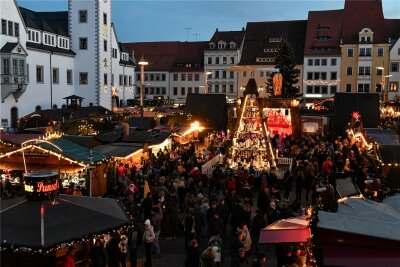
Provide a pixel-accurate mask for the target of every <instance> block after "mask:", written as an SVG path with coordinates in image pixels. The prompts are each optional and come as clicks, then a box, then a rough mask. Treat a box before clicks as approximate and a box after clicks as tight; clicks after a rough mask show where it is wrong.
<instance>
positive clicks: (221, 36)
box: [210, 29, 246, 51]
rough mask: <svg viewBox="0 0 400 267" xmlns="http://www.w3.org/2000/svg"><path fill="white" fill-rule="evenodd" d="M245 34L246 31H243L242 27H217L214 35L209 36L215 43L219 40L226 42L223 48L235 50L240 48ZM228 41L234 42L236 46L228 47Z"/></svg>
mask: <svg viewBox="0 0 400 267" xmlns="http://www.w3.org/2000/svg"><path fill="white" fill-rule="evenodd" d="M245 34H246V32H245V31H244V29H243V30H242V31H218V29H217V30H216V31H215V33H214V35H213V36H212V37H211V40H210V42H212V43H215V45H218V42H219V41H224V42H226V43H227V44H228V45H227V46H226V48H225V50H236V49H239V48H240V45H241V44H242V41H243V38H244V36H245ZM230 42H234V43H236V47H235V48H230V47H229V43H230ZM211 50H212V51H214V50H217V49H211ZM218 50H220V49H218Z"/></svg>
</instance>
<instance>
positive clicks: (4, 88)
mask: <svg viewBox="0 0 400 267" xmlns="http://www.w3.org/2000/svg"><path fill="white" fill-rule="evenodd" d="M0 84H1V102H4V100H5V99H6V98H7V97H8V96H9V95H10V94H13V96H14V98H15V100H16V101H18V98H19V97H20V96H21V95H22V94H23V93H24V92H25V91H26V87H27V85H28V77H27V76H26V75H15V74H1V75H0Z"/></svg>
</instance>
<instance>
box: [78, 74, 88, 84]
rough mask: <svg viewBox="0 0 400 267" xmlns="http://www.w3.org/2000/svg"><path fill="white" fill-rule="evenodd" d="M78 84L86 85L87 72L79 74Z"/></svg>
mask: <svg viewBox="0 0 400 267" xmlns="http://www.w3.org/2000/svg"><path fill="white" fill-rule="evenodd" d="M79 84H88V73H87V72H79Z"/></svg>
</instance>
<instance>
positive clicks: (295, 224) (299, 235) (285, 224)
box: [259, 216, 310, 244]
mask: <svg viewBox="0 0 400 267" xmlns="http://www.w3.org/2000/svg"><path fill="white" fill-rule="evenodd" d="M309 237H310V229H309V228H308V221H307V217H306V216H299V217H295V218H289V219H282V220H279V221H276V222H274V223H272V224H270V225H268V226H266V227H265V228H264V229H262V230H261V232H260V239H259V243H260V244H266V243H304V242H307V239H308V238H309Z"/></svg>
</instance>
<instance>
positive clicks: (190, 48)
mask: <svg viewBox="0 0 400 267" xmlns="http://www.w3.org/2000/svg"><path fill="white" fill-rule="evenodd" d="M123 45H124V46H125V47H126V49H127V50H128V51H132V50H133V51H134V53H135V62H138V61H139V60H140V59H141V57H142V56H143V57H144V59H145V60H146V61H148V62H149V65H148V66H146V68H145V70H146V71H185V70H186V71H189V70H190V71H193V70H202V69H203V65H204V62H203V61H204V54H203V53H204V49H205V48H206V47H207V45H208V42H140V43H124V44H123ZM186 64H190V66H191V67H185V66H186Z"/></svg>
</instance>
